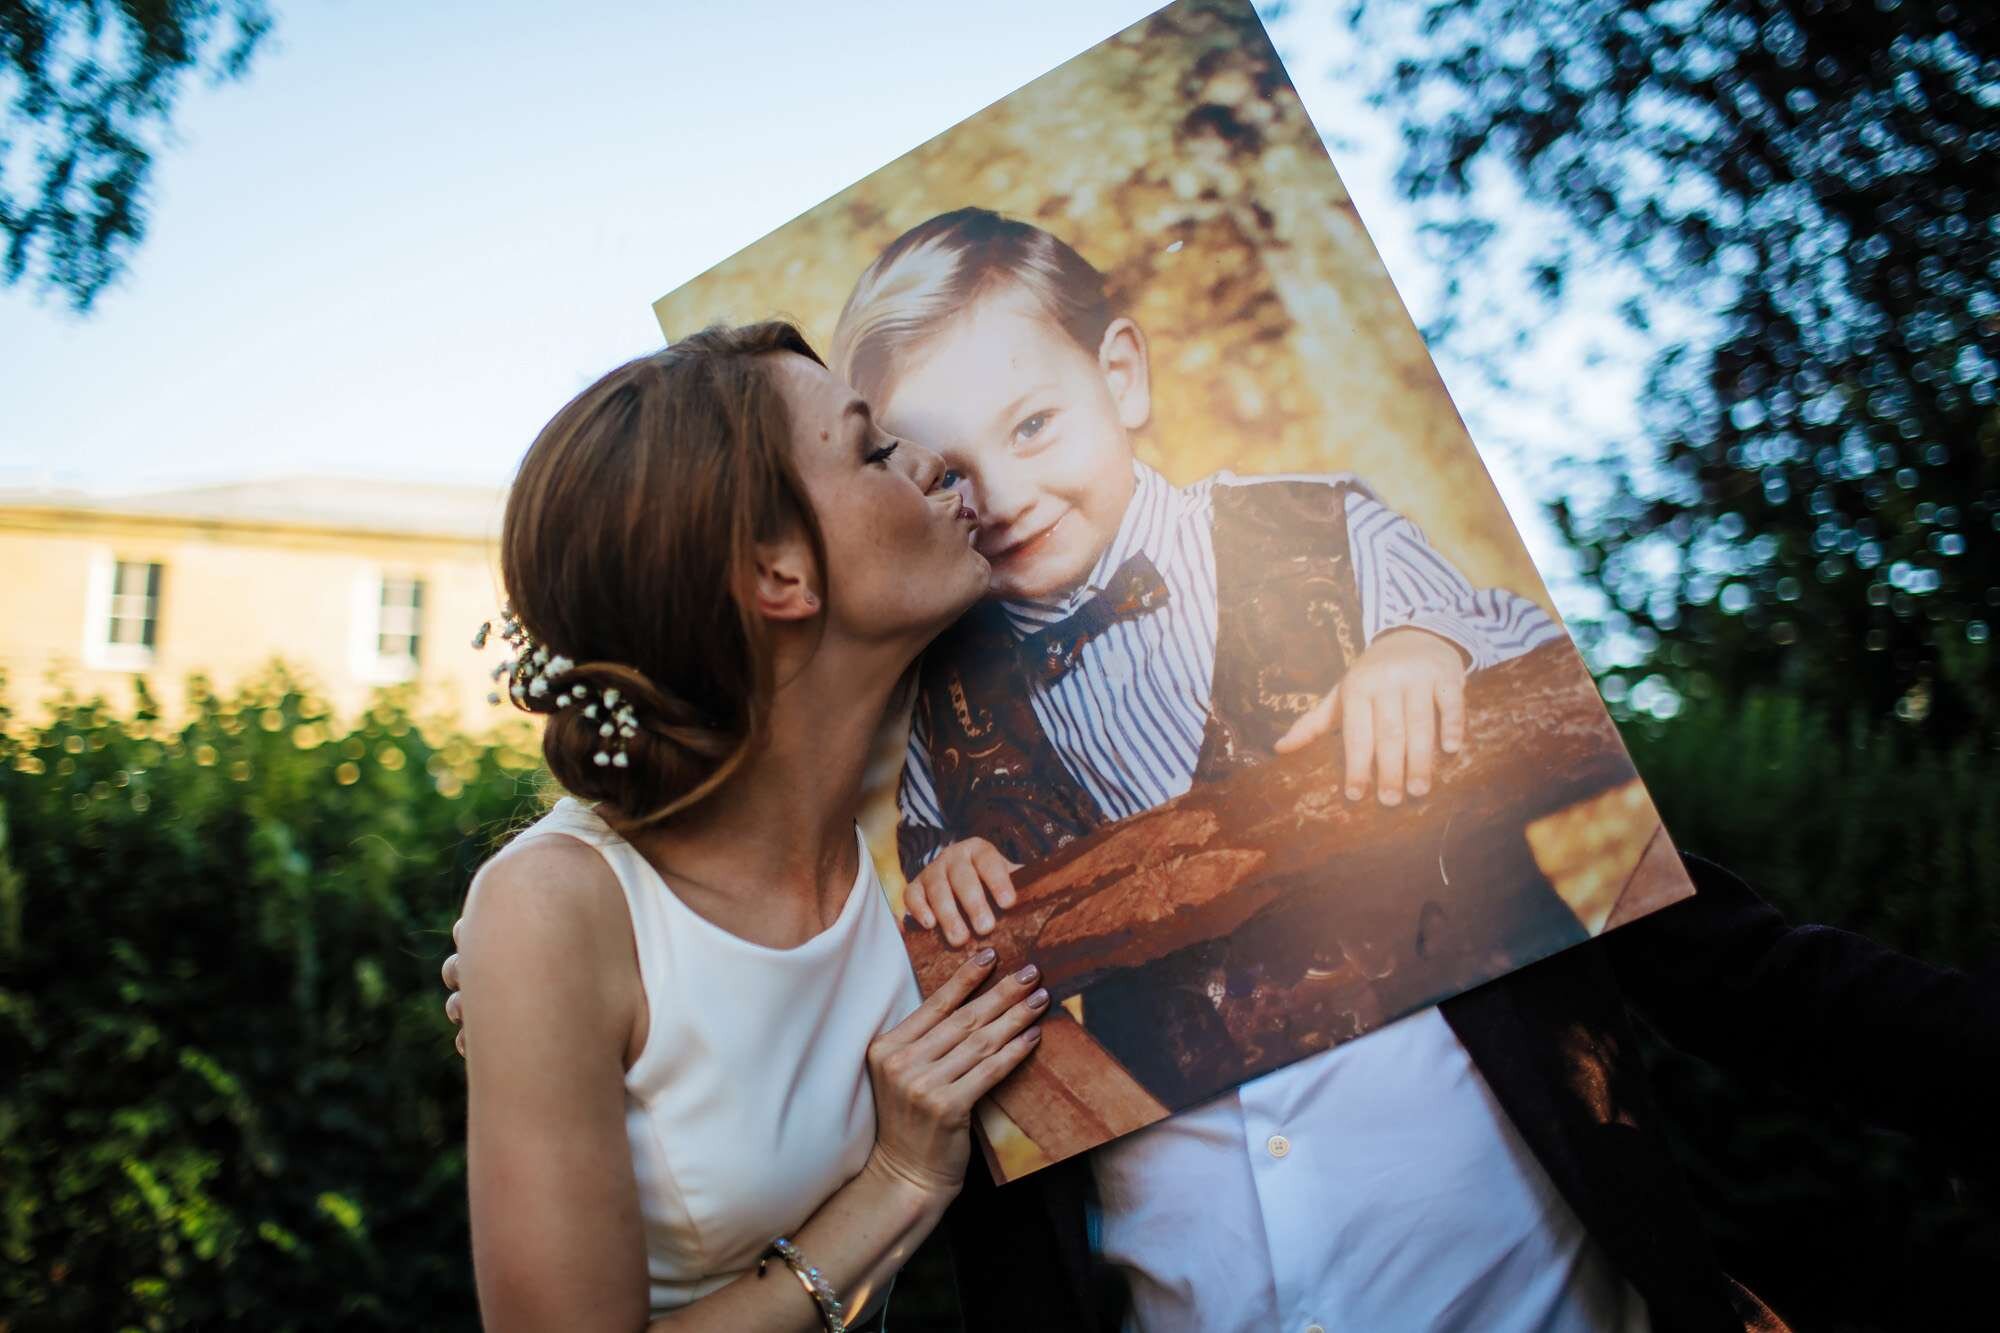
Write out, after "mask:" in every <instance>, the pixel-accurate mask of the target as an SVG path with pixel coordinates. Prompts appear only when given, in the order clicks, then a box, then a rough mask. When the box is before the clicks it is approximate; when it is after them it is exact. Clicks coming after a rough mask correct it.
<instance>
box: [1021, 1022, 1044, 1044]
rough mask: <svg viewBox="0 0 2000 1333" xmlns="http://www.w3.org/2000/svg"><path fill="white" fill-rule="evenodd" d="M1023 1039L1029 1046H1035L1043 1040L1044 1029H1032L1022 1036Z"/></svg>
mask: <svg viewBox="0 0 2000 1333" xmlns="http://www.w3.org/2000/svg"><path fill="white" fill-rule="evenodd" d="M1021 1039H1022V1040H1023V1041H1025V1042H1027V1043H1028V1045H1030V1046H1033V1045H1034V1044H1035V1043H1036V1042H1038V1041H1040V1040H1041V1039H1042V1029H1041V1028H1040V1026H1036V1027H1031V1028H1029V1029H1028V1030H1027V1031H1026V1032H1023V1033H1022V1034H1021Z"/></svg>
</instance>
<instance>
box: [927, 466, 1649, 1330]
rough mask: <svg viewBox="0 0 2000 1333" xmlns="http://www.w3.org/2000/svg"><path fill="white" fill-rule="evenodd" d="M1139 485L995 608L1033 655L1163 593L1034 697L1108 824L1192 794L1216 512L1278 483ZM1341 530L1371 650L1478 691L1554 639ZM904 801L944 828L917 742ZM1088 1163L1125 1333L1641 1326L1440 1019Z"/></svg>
mask: <svg viewBox="0 0 2000 1333" xmlns="http://www.w3.org/2000/svg"><path fill="white" fill-rule="evenodd" d="M1137 474H1138V482H1137V486H1136V489H1135V491H1134V493H1133V498H1132V503H1131V505H1130V506H1129V507H1128V509H1127V510H1126V513H1125V517H1124V519H1123V521H1122V522H1121V524H1120V527H1119V530H1118V532H1117V534H1116V535H1115V536H1114V538H1113V540H1112V542H1111V544H1110V545H1109V546H1108V547H1107V548H1106V549H1105V552H1104V554H1103V556H1102V557H1101V558H1100V559H1099V560H1098V562H1097V564H1096V566H1095V567H1094V569H1093V570H1092V573H1091V575H1090V577H1089V579H1087V580H1086V581H1085V583H1084V585H1083V586H1082V587H1080V588H1078V589H1076V590H1075V591H1074V592H1073V593H1071V594H1070V595H1068V596H1066V597H1064V598H1061V599H1059V600H1057V601H1054V602H1048V603H1019V602H1010V603H1006V604H1005V609H1006V611H1007V613H1008V616H1009V619H1010V621H1011V623H1012V625H1013V627H1014V629H1015V631H1016V632H1017V633H1018V634H1020V635H1021V636H1022V637H1026V636H1027V635H1029V634H1032V633H1033V632H1034V631H1035V630H1036V629H1038V628H1040V627H1041V626H1042V625H1045V624H1049V623H1052V622H1053V621H1056V620H1059V619H1061V618H1062V617H1064V616H1067V615H1068V614H1070V613H1071V612H1072V611H1073V610H1075V608H1076V607H1077V606H1078V605H1080V604H1081V603H1082V602H1083V601H1084V600H1085V599H1087V598H1088V597H1091V596H1094V595H1096V593H1097V592H1098V591H1099V590H1100V589H1101V588H1102V587H1103V586H1104V584H1105V583H1106V582H1108V581H1109V579H1110V577H1111V576H1112V574H1113V573H1114V572H1115V571H1116V570H1117V569H1118V568H1119V566H1121V565H1122V564H1123V563H1124V562H1125V560H1126V559H1127V558H1129V557H1130V556H1131V555H1132V554H1134V553H1135V552H1139V551H1143V552H1145V553H1146V555H1147V556H1149V557H1150V558H1151V559H1152V561H1153V563H1154V565H1155V566H1156V567H1157V568H1158V569H1159V571H1160V573H1161V575H1162V576H1163V577H1164V578H1165V580H1166V582H1167V586H1168V590H1169V597H1168V600H1167V603H1166V605H1165V606H1164V607H1162V608H1161V609H1159V610H1157V611H1154V612H1152V613H1150V614H1147V615H1144V616H1140V617H1137V618H1134V619H1130V620H1121V621H1119V622H1118V623H1116V624H1115V625H1113V626H1112V627H1111V628H1110V629H1109V630H1107V631H1106V632H1105V633H1102V634H1100V635H1098V636H1096V637H1094V638H1092V639H1091V640H1090V641H1089V642H1088V643H1087V644H1086V645H1085V646H1084V649H1083V651H1082V654H1081V656H1080V659H1079V662H1078V664H1077V666H1076V667H1074V668H1073V669H1072V670H1071V671H1070V672H1069V673H1068V674H1067V675H1065V676H1063V677H1062V678H1061V679H1060V680H1058V681H1057V682H1056V683H1055V684H1054V685H1053V686H1051V685H1046V684H1042V683H1039V682H1037V683H1035V684H1034V685H1032V686H1031V687H1030V688H1031V699H1032V702H1033V705H1034V708H1035V713H1036V716H1037V717H1038V719H1039V720H1040V721H1041V724H1042V727H1043V730H1044V731H1045V732H1046V733H1047V735H1048V737H1049V739H1050V740H1051V742H1052V743H1053V744H1054V745H1055V748H1056V749H1057V751H1058V752H1059V753H1060V755H1061V757H1062V761H1063V763H1064V765H1065V766H1066V767H1067V768H1068V769H1069V771H1070V773H1071V774H1072V775H1073V776H1075V778H1076V779H1077V781H1078V782H1080V783H1082V784H1083V786H1084V787H1085V788H1086V789H1087V790H1088V791H1089V792H1090V794H1091V796H1092V797H1093V798H1095V799H1096V801H1097V803H1098V805H1099V807H1100V808H1101V809H1102V810H1103V811H1104V812H1105V813H1106V814H1107V815H1108V816H1110V817H1111V818H1113V819H1123V818H1127V817H1129V816H1131V815H1134V814H1138V813H1140V812H1142V811H1144V810H1148V809H1151V808H1152V807H1153V806H1156V805H1158V804H1160V803H1161V802H1163V801H1166V800H1170V799H1172V798H1173V797H1175V796H1178V795H1180V794H1181V793H1183V792H1185V791H1186V790H1187V789H1188V787H1189V785H1190V784H1191V783H1192V781H1193V777H1194V769H1195V761H1196V759H1197V757H1198V756H1199V754H1200V748H1201V738H1202V735H1203V729H1204V726H1205V724H1206V720H1207V711H1208V705H1209V689H1210V684H1211V681H1212V679H1213V672H1214V665H1215V636H1216V587H1215V551H1214V541H1213V528H1212V520H1213V509H1212V506H1211V503H1210V497H1211V496H1212V494H1213V491H1214V488H1215V487H1216V486H1224V485H1255V484H1257V483H1258V482H1259V481H1262V480H1266V479H1263V478H1238V477H1234V476H1231V475H1230V474H1228V473H1221V474H1218V475H1217V476H1214V477H1211V478H1208V479H1207V480H1205V481H1201V482H1198V483H1196V484H1195V485H1193V486H1189V487H1186V488H1176V487H1174V486H1172V485H1171V484H1169V483H1168V482H1167V481H1166V479H1165V478H1164V477H1162V476H1160V475H1159V474H1158V473H1157V472H1154V471H1153V470H1152V469H1150V468H1147V467H1144V466H1137ZM1285 480H1315V481H1322V482H1328V483H1332V482H1335V481H1345V482H1350V483H1351V482H1352V480H1353V479H1352V478H1332V477H1322V478H1286V479H1285ZM1347 520H1348V542H1349V546H1350V550H1351V555H1352V557H1353V560H1354V570H1355V577H1356V581H1357V583H1358V584H1359V587H1360V593H1361V612H1362V621H1363V631H1364V634H1365V635H1366V637H1367V638H1368V639H1369V640H1370V641H1372V640H1373V639H1374V637H1375V636H1376V635H1377V634H1380V633H1381V632H1383V631H1384V630H1388V629H1393V628H1397V627H1400V626H1417V627H1420V628H1423V629H1427V630H1430V631H1432V632H1433V633H1436V634H1439V635H1442V636H1443V637H1445V638H1447V639H1449V640H1451V641H1452V642H1453V643H1455V644H1457V645H1458V646H1459V647H1460V648H1462V649H1464V650H1465V652H1466V654H1467V656H1468V658H1469V659H1470V661H1471V665H1472V667H1473V668H1474V669H1477V668H1479V667H1485V666H1490V665H1492V664H1493V663H1495V662H1498V661H1502V660H1505V659H1506V658H1509V657H1514V656H1517V655H1519V654H1521V653H1524V652H1526V651H1528V650H1529V649H1531V648H1534V647H1536V646H1538V645H1540V644H1542V643H1546V642H1549V641H1551V640H1553V639H1555V638H1558V637H1560V635H1561V634H1562V630H1561V629H1560V628H1559V627H1558V626H1557V625H1556V624H1555V623H1554V622H1553V621H1551V620H1550V619H1549V617H1548V616H1547V615H1545V614H1544V613H1543V612H1542V611H1541V609H1540V608H1539V607H1537V606H1536V605H1535V604H1534V603H1533V602H1531V601H1529V600H1527V599H1526V598H1523V597H1519V596H1516V595H1515V594H1513V593H1510V592H1507V591H1505V590H1504V589H1477V588H1474V587H1473V586H1472V585H1471V583H1470V582H1468V581H1467V580H1466V578H1465V577H1464V575H1462V574H1461V573H1459V571H1458V570H1456V569H1454V568H1452V566H1451V565H1450V564H1449V563H1448V562H1446V561H1445V560H1444V559H1443V558H1442V557H1441V556H1439V555H1438V554H1437V552H1436V551H1435V550H1433V549H1432V548H1431V546H1430V544H1429V543H1428V542H1426V541H1425V540H1424V538H1423V534H1422V533H1421V532H1419V531H1418V530H1417V528H1416V526H1415V525H1414V524H1412V523H1411V522H1409V520H1407V519H1405V518H1403V517H1401V516H1400V515H1398V514H1396V513H1395V512H1394V511H1393V510H1391V509H1389V508H1388V507H1387V506H1385V505H1383V504H1382V503H1381V502H1380V501H1378V500H1376V499H1375V498H1373V497H1372V496H1371V495H1369V494H1368V493H1367V491H1366V490H1365V488H1360V487H1356V488H1355V489H1353V490H1351V491H1350V492H1349V494H1348V499H1347ZM900 801H901V805H902V818H903V819H904V820H905V821H907V822H911V823H920V824H928V825H930V826H932V827H941V826H942V824H943V820H942V818H941V816H940V812H939V809H938V804H937V798H936V795H935V793H934V790H933V788H932V784H931V777H930V766H929V753H928V749H927V745H926V738H925V737H924V736H923V734H922V733H921V731H919V732H918V734H916V735H914V736H912V738H911V745H910V751H909V755H908V759H907V762H906V765H905V769H904V778H903V786H902V790H901V793H900ZM947 837H949V831H947ZM1085 1003H1086V1012H1085V1021H1086V1024H1087V1023H1088V1008H1087V1006H1088V1001H1087V1000H1086V1002H1085ZM1091 1167H1092V1170H1093V1173H1094V1174H1095V1177H1096V1183H1097V1192H1098V1200H1099V1207H1098V1212H1097V1215H1096V1216H1095V1217H1094V1218H1093V1219H1092V1220H1093V1229H1094V1233H1095V1236H1094V1243H1095V1245H1096V1247H1097V1249H1098V1252H1099V1254H1100V1255H1101V1257H1102V1258H1103V1259H1104V1261H1105V1262H1107V1263H1110V1264H1113V1265H1115V1266H1116V1267H1118V1268H1119V1269H1121V1270H1123V1271H1124V1273H1125V1274H1126V1275H1127V1278H1128V1279H1129V1282H1130V1286H1131V1292H1132V1308H1131V1317H1130V1320H1129V1321H1128V1327H1129V1328H1133V1329H1141V1330H1146V1331H1147V1333H1166V1331H1168V1330H1174V1331H1178V1330H1190V1331H1193V1330H1201V1331H1202V1333H1219V1331H1221V1330H1229V1329H1258V1330H1288V1331H1290V1333H1314V1330H1325V1331H1331V1330H1350V1329H1351V1330H1365V1333H1405V1331H1406V1330H1409V1331H1414V1330H1440V1331H1442V1330H1466V1333H1474V1331H1476V1333H1516V1331H1518V1333H1529V1331H1530V1330H1535V1331H1536V1333H1598V1331H1599V1330H1613V1331H1615V1333H1644V1330H1645V1329H1646V1328H1647V1317H1646V1309H1645V1303H1644V1301H1643V1300H1642V1299H1641V1298H1640V1297H1639V1295H1638V1294H1637V1293H1636V1292H1635V1291H1633V1290H1632V1289H1631V1287H1630V1286H1629V1284H1627V1283H1626V1282H1625V1281H1623V1280H1622V1279H1621V1278H1620V1277H1619V1276H1618V1274H1617V1273H1616V1272H1615V1271H1614V1270H1613V1269H1612V1268H1611V1266H1610V1264H1609V1262H1608V1261H1607V1260H1606V1258H1605V1257H1604V1254H1603V1252H1602V1250H1601V1249H1599V1247H1598V1246H1597V1245H1596V1244H1595V1243H1594V1242H1593V1241H1592V1240H1591V1239H1590V1237H1589V1236H1588V1235H1587V1234H1585V1232H1584V1230H1583V1226H1582V1224H1581V1223H1580V1222H1579V1221H1578V1220H1577V1217H1576V1215H1575V1213H1574V1212H1573V1211H1572V1210H1571V1208H1570V1207H1569V1205H1568V1203H1567V1202H1565V1201H1564V1200H1563V1198H1562V1197H1561V1196H1560V1195H1559V1194H1558V1193H1557V1192H1556V1190H1555V1187H1554V1185H1553V1184H1552V1183H1551V1182H1550V1181H1549V1178H1548V1174H1547V1173H1546V1172H1545V1171H1544V1170H1543V1169H1542V1166H1541V1164H1540V1163H1539V1162H1538V1161H1536V1160H1535V1158H1534V1155H1533V1154H1532V1153H1531V1152H1530V1151H1529V1150H1528V1149H1527V1147H1526V1146H1525V1145H1524V1144H1523V1143H1522V1142H1521V1139H1520V1136H1519V1135H1518V1134H1517V1133H1516V1132H1515V1130H1514V1128H1513V1126H1512V1125H1511V1124H1509V1123H1508V1121H1507V1117H1506V1115H1505V1114H1504V1113H1503V1112H1502V1111H1501V1109H1500V1107H1499V1105H1498V1104H1497V1103H1496V1102H1495V1101H1494V1100H1493V1095H1492V1093H1491V1091H1490V1090H1489V1089H1488V1088H1487V1086H1486V1084H1485V1081H1484V1080H1483V1079H1481V1078H1480V1076H1479V1072H1478V1070H1477V1069H1475V1068H1474V1067H1473V1064H1472V1061H1471V1058H1470V1057H1469V1056H1468V1055H1467V1054H1466V1051H1465V1048H1464V1047H1463V1046H1461V1045H1460V1044H1459V1042H1458V1039H1457V1038H1456V1037H1455V1036H1454V1035H1453V1034H1452V1031H1451V1029H1450V1027H1449V1026H1448V1025H1447V1024H1446V1023H1445V1021H1444V1018H1443V1016H1442V1015H1440V1014H1439V1013H1438V1011H1437V1009H1436V1008H1434V1007H1433V1008H1428V1009H1424V1010H1420V1011H1419V1012H1417V1013H1414V1014H1411V1015H1409V1016H1408V1017H1406V1018H1403V1019H1402V1020H1400V1021H1398V1022H1395V1023H1392V1024H1390V1025H1388V1026H1387V1027H1384V1028H1381V1029H1379V1030H1377V1031H1375V1032H1373V1033H1370V1034H1368V1035H1367V1036H1365V1037H1362V1038H1359V1039H1357V1040H1355V1041H1351V1042H1348V1043H1345V1044H1344V1045H1341V1046H1337V1047H1334V1048H1333V1049H1332V1050H1329V1051H1325V1052H1322V1053H1321V1054H1319V1055H1316V1056H1311V1057H1308V1058H1307V1059H1304V1060H1301V1061H1298V1062H1296V1063H1294V1064H1291V1065H1288V1066H1286V1067H1284V1068H1282V1069H1279V1070H1275V1071H1273V1072H1272V1073H1269V1074H1266V1075H1264V1076H1263V1077H1261V1078H1257V1079H1253V1080H1252V1081H1250V1082H1248V1083H1245V1084H1243V1085H1242V1086H1240V1087H1238V1088H1237V1089H1236V1090H1235V1091H1233V1092H1229V1093H1225V1094H1223V1095H1222V1096H1220V1097H1217V1098H1215V1099H1214V1100H1212V1101H1209V1102H1205V1103H1203V1104H1202V1105H1200V1106H1196V1107H1193V1108H1190V1109H1188V1110H1184V1111H1181V1112H1179V1113H1177V1114H1175V1115H1173V1116H1171V1117H1169V1118H1168V1119H1166V1120H1164V1121H1161V1122H1160V1123H1158V1124H1155V1125H1151V1126H1149V1127H1147V1128H1146V1129H1143V1130H1140V1131H1139V1132H1137V1133H1135V1134H1130V1135H1127V1136H1125V1137H1124V1138H1122V1139H1119V1140H1117V1141H1115V1142H1113V1143H1110V1144H1107V1145H1105V1146H1104V1147H1101V1148H1098V1149H1097V1150H1095V1151H1094V1152H1093V1153H1092V1154H1091Z"/></svg>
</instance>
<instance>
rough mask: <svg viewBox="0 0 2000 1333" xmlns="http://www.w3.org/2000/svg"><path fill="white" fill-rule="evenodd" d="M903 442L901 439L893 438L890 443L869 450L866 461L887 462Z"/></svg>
mask: <svg viewBox="0 0 2000 1333" xmlns="http://www.w3.org/2000/svg"><path fill="white" fill-rule="evenodd" d="M902 443H903V442H902V441H901V440H898V439H894V438H891V439H890V440H889V441H888V443H886V444H883V445H880V446H878V447H876V448H874V449H871V450H869V451H868V454H867V458H866V461H867V462H870V463H886V462H888V461H889V457H890V455H892V454H894V453H895V452H896V450H897V448H898V447H900V446H901V445H902Z"/></svg>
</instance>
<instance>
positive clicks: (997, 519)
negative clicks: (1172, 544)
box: [878, 284, 1152, 600]
mask: <svg viewBox="0 0 2000 1333" xmlns="http://www.w3.org/2000/svg"><path fill="white" fill-rule="evenodd" d="M878 399H879V402H878V406H879V408H880V410H881V414H882V422H883V425H884V427H885V428H886V429H887V430H889V431H890V432H892V433H893V434H896V435H901V436H905V437H907V438H909V439H912V440H916V441H919V442H921V443H922V444H924V445H925V446H926V447H928V448H931V449H935V450H936V451H937V452H938V453H939V454H941V455H943V457H944V461H945V465H946V466H947V467H949V468H951V469H952V470H953V471H955V472H957V473H959V474H960V476H961V477H962V478H963V480H962V481H961V482H960V483H959V484H960V486H961V488H962V490H963V491H964V494H965V498H966V501H967V503H969V504H970V505H971V506H972V507H973V508H974V509H976V510H978V511H979V533H978V538H977V542H976V544H977V547H978V550H979V552H980V554H982V555H984V556H985V557H986V559H987V560H988V562H989V563H990V564H991V565H992V567H993V582H992V589H991V591H992V595H993V596H996V597H1004V598H1010V599H1017V600H1025V599H1030V598H1047V597H1053V596H1057V595H1059V594H1062V593H1065V592H1068V591H1069V590H1070V589H1072V588H1074V587H1076V586H1077V585H1078V584H1080V583H1082V582H1083V580H1084V579H1085V578H1086V577H1087V576H1088V575H1089V573H1090V570H1091V567H1092V566H1093V565H1095V564H1096V563H1097V560H1098V558H1099V557H1100V556H1102V555H1103V554H1104V550H1105V548H1106V547H1107V546H1109V545H1110V544H1111V539H1112V538H1113V537H1114V536H1115V535H1116V534H1117V532H1118V525H1119V523H1120V521H1121V520H1122V519H1123V518H1124V516H1125V508H1126V505H1127V504H1128V503H1130V501H1131V499H1132V486H1133V479H1132V446H1131V443H1130V442H1129V440H1128V439H1127V436H1126V432H1127V431H1130V430H1135V429H1137V428H1138V427H1140V426H1143V425H1145V423H1146V418H1147V417H1148V416H1149V415H1150V413H1151V410H1152V409H1151V396H1150V389H1149V386H1148V383H1147V368H1146V346H1145V339H1144V337H1143V336H1142V335H1141V334H1140V332H1139V329H1138V327H1137V326H1136V325H1134V324H1133V323H1132V322H1131V321H1130V320H1125V319H1121V320H1116V321H1114V322H1113V323H1112V325H1111V326H1110V327H1109V328H1108V329H1106V330H1105V333H1104V340H1103V342H1102V344H1101V345H1100V346H1099V347H1098V348H1097V349H1096V350H1095V351H1094V352H1093V351H1086V350H1085V349H1083V348H1081V347H1079V346H1077V344H1076V343H1075V342H1074V341H1073V340H1072V339H1071V338H1070V337H1069V335H1067V334H1065V333H1064V332H1063V331H1062V329H1061V328H1059V327H1058V326H1057V325H1056V324H1055V323H1054V322H1053V321H1052V320H1051V319H1049V317H1048V316H1047V315H1045V314H1044V313H1043V312H1042V309H1041V307H1040V306H1039V305H1038V304H1037V303H1036V302H1035V299H1034V298H1033V297H1032V296H1031V295H1030V294H1029V293H1028V292H1027V291H1025V290H1024V289H1022V288H1021V287H1019V286H1018V285H1014V284H1008V285H1006V286H1003V287H1000V288H998V289H996V290H995V291H993V292H991V293H989V294H988V295H986V296H983V297H981V298H980V299H979V300H978V301H976V302H974V303H973V304H972V305H971V306H969V307H967V308H966V310H965V311H964V312H963V313H961V314H959V315H957V316H956V317H954V318H953V319H952V320H951V321H950V322H949V323H947V324H945V325H944V326H943V327H942V328H940V329H939V330H938V332H937V333H936V334H934V335H933V336H932V337H931V338H930V339H929V340H928V341H926V342H925V343H924V344H923V345H921V346H920V347H918V348H917V349H916V350H915V351H914V352H913V353H912V354H910V355H908V356H906V357H905V359H904V364H903V365H902V366H900V367H898V368H897V370H896V372H895V373H894V376H893V378H892V379H891V380H890V382H889V383H888V384H886V385H884V386H883V389H882V392H881V393H880V394H879V395H878Z"/></svg>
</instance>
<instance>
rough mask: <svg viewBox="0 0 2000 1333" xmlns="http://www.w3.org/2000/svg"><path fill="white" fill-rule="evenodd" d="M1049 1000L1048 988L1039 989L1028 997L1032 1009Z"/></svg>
mask: <svg viewBox="0 0 2000 1333" xmlns="http://www.w3.org/2000/svg"><path fill="white" fill-rule="evenodd" d="M1048 1002H1049V993H1048V991H1047V989H1046V988H1045V989H1042V990H1038V991H1036V992H1035V993H1034V994H1033V995H1030V996H1029V997H1028V1007H1029V1008H1030V1009H1039V1008H1041V1007H1042V1006H1043V1005H1045V1004H1047V1003H1048Z"/></svg>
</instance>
